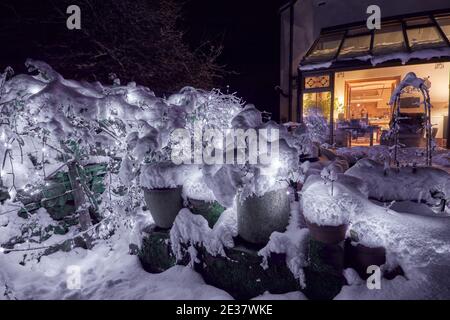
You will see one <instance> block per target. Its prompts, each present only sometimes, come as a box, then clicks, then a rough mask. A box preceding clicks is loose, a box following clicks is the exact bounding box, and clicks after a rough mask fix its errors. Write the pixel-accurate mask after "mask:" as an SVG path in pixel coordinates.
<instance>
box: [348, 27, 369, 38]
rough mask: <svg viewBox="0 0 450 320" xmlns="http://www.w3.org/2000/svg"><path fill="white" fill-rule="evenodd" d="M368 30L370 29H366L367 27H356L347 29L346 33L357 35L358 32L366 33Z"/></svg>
mask: <svg viewBox="0 0 450 320" xmlns="http://www.w3.org/2000/svg"><path fill="white" fill-rule="evenodd" d="M369 31H370V30H369V29H367V27H358V28H353V29H348V31H347V35H349V36H354V35H358V34H361V33H367V32H369Z"/></svg>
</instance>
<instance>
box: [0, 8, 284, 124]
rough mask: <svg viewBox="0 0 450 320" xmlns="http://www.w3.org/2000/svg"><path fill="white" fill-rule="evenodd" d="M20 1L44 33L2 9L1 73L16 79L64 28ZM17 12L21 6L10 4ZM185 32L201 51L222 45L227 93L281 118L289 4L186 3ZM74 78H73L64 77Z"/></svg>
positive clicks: (275, 117) (43, 9)
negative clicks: (206, 43)
mask: <svg viewBox="0 0 450 320" xmlns="http://www.w3.org/2000/svg"><path fill="white" fill-rule="evenodd" d="M19 1H20V6H19V8H20V10H21V11H26V12H27V13H28V14H32V15H36V16H39V17H41V18H42V20H43V23H42V25H40V26H39V27H37V28H36V27H35V26H34V27H33V29H32V30H29V29H27V27H26V21H24V22H23V23H21V24H17V23H12V22H11V21H14V15H15V13H14V10H11V8H10V7H8V6H7V3H8V1H6V2H4V1H2V3H0V41H1V43H2V48H1V49H0V68H1V69H2V70H3V69H4V68H5V67H6V66H7V65H11V66H13V67H14V69H15V70H16V73H21V72H25V71H26V70H25V68H24V66H23V62H24V61H25V59H26V58H27V57H31V58H35V59H41V58H43V57H40V56H39V48H38V47H39V42H40V41H46V42H49V41H50V42H51V41H52V40H51V39H52V30H55V28H61V27H65V26H64V25H63V26H56V25H52V24H47V23H45V15H46V12H47V10H48V8H46V6H45V5H42V4H41V3H40V2H39V5H37V3H38V2H37V1H25V0H19ZM11 2H12V3H15V5H16V6H17V3H18V2H17V1H11ZM185 2H186V4H185V7H184V12H185V13H184V21H183V22H182V23H183V25H184V28H185V29H186V30H187V33H186V37H187V39H188V41H189V43H190V44H191V45H192V46H193V47H196V46H197V45H198V43H199V42H200V41H202V40H203V39H206V38H208V39H223V46H224V51H223V54H222V56H221V57H220V60H219V63H220V64H222V65H225V66H226V69H227V70H228V71H229V72H230V73H229V74H227V75H226V77H225V79H224V81H223V84H222V90H226V86H227V85H229V87H230V91H232V92H235V91H236V92H237V93H238V95H239V96H241V97H243V99H244V100H245V101H246V102H248V103H253V104H255V105H256V106H257V107H258V108H259V109H261V110H266V111H272V112H273V118H274V119H277V117H278V115H277V114H278V98H279V95H278V93H277V92H276V91H275V90H274V87H275V86H276V85H278V84H279V60H280V57H279V43H280V42H279V41H280V37H279V33H280V24H279V16H278V8H279V7H280V6H281V4H282V3H283V2H285V1H281V0H277V1H260V0H259V1H258V0H244V1H242V0H240V1H238V0H214V1H211V0H188V1H185ZM65 76H68V77H70V75H67V74H66V75H65Z"/></svg>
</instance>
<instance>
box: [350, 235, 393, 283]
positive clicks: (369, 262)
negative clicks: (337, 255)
mask: <svg viewBox="0 0 450 320" xmlns="http://www.w3.org/2000/svg"><path fill="white" fill-rule="evenodd" d="M345 260H346V264H347V266H349V267H351V268H353V269H355V270H356V272H358V274H359V276H360V277H361V278H362V279H367V278H368V277H369V276H370V274H368V273H367V268H368V267H369V266H378V267H381V266H382V265H383V264H385V263H386V250H385V249H384V248H383V247H376V248H370V247H366V246H364V245H362V244H356V245H355V246H354V245H352V243H351V241H347V242H346V243H345Z"/></svg>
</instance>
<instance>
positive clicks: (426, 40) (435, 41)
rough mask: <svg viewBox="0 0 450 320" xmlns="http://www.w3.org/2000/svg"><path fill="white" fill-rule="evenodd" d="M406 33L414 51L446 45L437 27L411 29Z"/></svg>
mask: <svg viewBox="0 0 450 320" xmlns="http://www.w3.org/2000/svg"><path fill="white" fill-rule="evenodd" d="M406 32H407V33H408V40H409V45H410V47H411V49H413V50H420V49H426V48H435V47H442V46H444V45H445V42H444V40H443V39H442V38H441V36H440V35H439V32H438V31H437V29H436V28H435V27H427V28H418V29H409V30H407V31H406Z"/></svg>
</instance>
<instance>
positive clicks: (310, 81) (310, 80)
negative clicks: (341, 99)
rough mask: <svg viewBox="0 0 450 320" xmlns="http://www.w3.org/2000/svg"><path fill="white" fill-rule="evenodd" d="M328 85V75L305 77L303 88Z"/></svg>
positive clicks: (325, 86)
mask: <svg viewBox="0 0 450 320" xmlns="http://www.w3.org/2000/svg"><path fill="white" fill-rule="evenodd" d="M329 86H330V76H329V75H322V76H316V77H306V78H305V89H315V88H328V87H329Z"/></svg>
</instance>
